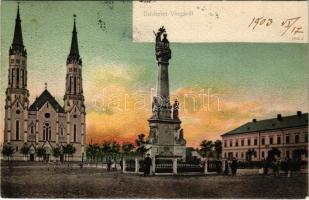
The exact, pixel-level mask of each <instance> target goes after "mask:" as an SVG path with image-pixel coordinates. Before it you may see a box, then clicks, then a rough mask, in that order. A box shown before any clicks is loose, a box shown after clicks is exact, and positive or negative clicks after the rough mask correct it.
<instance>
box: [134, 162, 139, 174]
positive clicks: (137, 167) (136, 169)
mask: <svg viewBox="0 0 309 200" xmlns="http://www.w3.org/2000/svg"><path fill="white" fill-rule="evenodd" d="M138 172H139V162H138V158H135V173H138Z"/></svg>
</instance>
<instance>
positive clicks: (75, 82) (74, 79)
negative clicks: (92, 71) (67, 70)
mask: <svg viewBox="0 0 309 200" xmlns="http://www.w3.org/2000/svg"><path fill="white" fill-rule="evenodd" d="M74 94H76V77H74Z"/></svg>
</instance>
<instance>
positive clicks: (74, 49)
mask: <svg viewBox="0 0 309 200" xmlns="http://www.w3.org/2000/svg"><path fill="white" fill-rule="evenodd" d="M73 16H74V24H73V31H72V40H71V50H70V53H69V55H68V58H67V64H69V63H72V62H78V63H79V64H80V65H81V62H82V61H81V59H80V56H79V50H78V40H77V31H76V15H73Z"/></svg>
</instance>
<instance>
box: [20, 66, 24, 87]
mask: <svg viewBox="0 0 309 200" xmlns="http://www.w3.org/2000/svg"><path fill="white" fill-rule="evenodd" d="M20 79H21V84H22V85H21V87H23V86H24V70H21V78H20Z"/></svg>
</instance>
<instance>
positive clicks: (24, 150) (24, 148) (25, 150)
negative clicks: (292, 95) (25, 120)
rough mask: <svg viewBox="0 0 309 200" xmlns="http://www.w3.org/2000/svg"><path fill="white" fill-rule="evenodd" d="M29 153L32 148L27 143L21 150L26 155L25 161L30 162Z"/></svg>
mask: <svg viewBox="0 0 309 200" xmlns="http://www.w3.org/2000/svg"><path fill="white" fill-rule="evenodd" d="M29 151H30V146H28V145H27V143H24V145H23V146H22V147H21V149H20V153H21V154H23V155H24V159H25V160H28V154H29Z"/></svg>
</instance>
